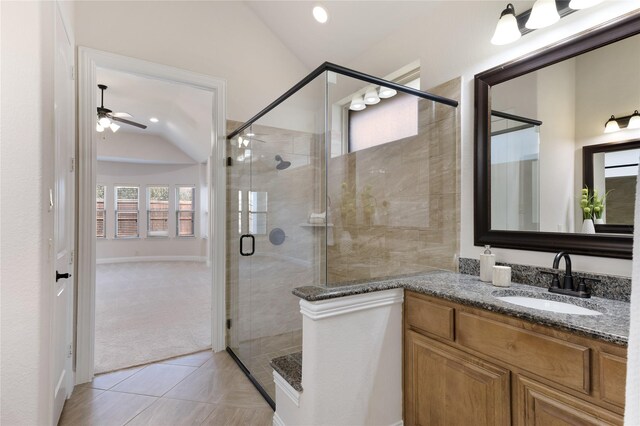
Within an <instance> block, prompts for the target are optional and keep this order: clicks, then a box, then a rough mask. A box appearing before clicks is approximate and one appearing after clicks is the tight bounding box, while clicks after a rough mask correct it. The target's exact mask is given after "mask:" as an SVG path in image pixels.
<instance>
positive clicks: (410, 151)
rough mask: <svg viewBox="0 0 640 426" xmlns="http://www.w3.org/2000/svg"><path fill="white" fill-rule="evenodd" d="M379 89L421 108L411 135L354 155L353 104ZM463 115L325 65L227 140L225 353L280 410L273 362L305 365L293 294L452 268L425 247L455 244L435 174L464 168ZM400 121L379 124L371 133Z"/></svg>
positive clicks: (434, 99) (435, 99)
mask: <svg viewBox="0 0 640 426" xmlns="http://www.w3.org/2000/svg"><path fill="white" fill-rule="evenodd" d="M380 86H381V87H386V88H389V89H393V90H395V91H397V92H398V94H399V95H401V96H403V97H407V99H408V101H409V103H410V105H409V106H410V108H413V109H412V110H411V111H412V112H410V114H408V115H409V117H408V118H409V120H403V121H402V124H401V125H402V126H403V127H402V132H398V134H401V135H402V136H399V137H397V138H393V137H391V138H390V139H389V140H388V141H387V140H385V141H383V142H386V143H382V144H379V145H376V146H373V147H370V148H366V149H363V150H360V151H354V152H350V144H349V135H350V113H351V112H350V109H349V107H350V104H351V100H352V98H353V97H354V96H362V95H364V94H365V92H367V91H370V90H371V89H372V88H376V89H377V88H378V87H380ZM385 101H386V100H385V99H381V100H380V104H381V105H380V106H378V108H377V111H384V110H383V105H384V103H385ZM404 104H405V107H406V105H407V103H406V102H405V103H404ZM457 105H458V103H457V101H454V100H451V99H447V98H444V97H441V96H437V95H433V94H430V93H426V92H422V91H419V90H416V89H412V88H410V87H407V86H402V85H399V84H396V83H393V82H390V81H386V80H383V79H379V78H376V77H373V76H370V75H367V74H363V73H360V72H357V71H354V70H350V69H347V68H344V67H341V66H338V65H335V64H331V63H324V64H323V65H321V66H320V67H318V68H317V69H316V70H314V71H313V72H312V73H311V74H309V75H308V76H307V77H306V78H304V79H303V80H302V81H300V82H299V83H298V84H296V85H295V86H294V87H293V88H291V89H290V90H289V91H287V92H286V93H285V94H283V95H282V96H281V97H279V98H278V99H277V100H276V101H274V102H273V103H271V104H270V105H269V106H268V107H266V108H265V109H264V110H262V111H261V112H260V113H258V114H257V115H256V116H254V117H253V118H252V119H250V120H249V121H248V122H246V123H245V124H243V125H242V126H240V127H239V128H238V129H236V130H235V131H233V132H231V133H230V134H229V135H228V136H227V153H228V163H227V164H228V166H229V167H228V168H227V182H228V183H227V201H228V202H227V206H228V207H227V208H228V209H229V212H228V214H227V217H228V224H227V274H226V275H227V282H228V284H227V288H228V294H229V296H228V311H229V313H230V320H229V322H228V334H227V350H228V352H229V353H230V354H231V355H232V357H233V358H234V359H235V360H236V361H237V362H238V364H239V365H240V366H241V367H242V369H243V370H244V372H245V373H246V374H247V376H248V377H249V379H250V380H251V381H252V382H253V383H254V384H255V385H256V387H257V388H258V390H259V391H260V392H261V393H262V395H263V396H264V397H265V399H266V400H267V401H268V402H269V403H270V404H271V406H272V407H275V403H274V398H275V389H274V384H273V376H272V374H273V373H272V369H271V368H270V366H269V361H270V359H272V358H275V357H277V356H291V357H292V360H293V361H294V362H296V360H298V361H299V360H300V359H299V358H298V355H297V353H298V352H299V351H301V345H302V317H301V314H300V313H299V299H298V298H297V297H295V296H293V295H292V293H291V292H292V290H293V289H294V288H296V287H301V286H308V285H313V286H322V287H326V286H332V287H333V286H340V285H346V284H350V283H353V282H357V281H363V280H373V279H382V278H385V277H393V276H398V275H403V274H417V273H422V272H428V271H430V270H433V269H446V268H447V267H448V263H447V262H451V261H452V260H453V256H450V257H451V259H449V257H448V256H440V254H439V253H436V251H437V250H436V251H434V250H433V249H432V247H429V246H428V244H419V243H420V241H421V240H422V241H424V240H425V239H429V238H433V239H434V240H441V241H440V242H438V241H436V245H438V244H439V245H438V247H440V246H447V244H448V242H447V241H446V240H447V235H445V234H442V233H440V234H438V233H437V232H435V228H436V227H439V228H446V226H445V225H443V224H444V223H449V222H451V218H450V217H445V216H443V215H442V214H440V213H439V212H441V211H442V206H443V205H444V204H452V205H453V206H455V207H457V204H456V202H458V203H459V200H457V201H456V200H455V195H453V194H449V193H447V191H448V189H446V188H448V187H449V184H450V182H446V180H447V179H446V176H439V175H438V176H432V175H433V173H434V172H437V170H438V167H440V166H439V165H442V164H446V165H447V167H448V168H449V169H450V170H449V171H451V170H453V172H454V173H455V171H456V170H457V167H458V166H459V164H456V162H455V158H456V157H455V156H456V155H457V154H458V153H457V151H456V149H457V148H456V140H457V139H456V134H455V120H456V119H457V118H456V114H455V108H456V107H457ZM371 111H374V108H373V107H371ZM379 114H380V113H379ZM413 114H415V116H414V115H413ZM378 116H380V115H378ZM381 116H382V117H384V112H382V115H381ZM395 121H397V120H395ZM395 121H394V122H389V120H387V122H384V120H380V119H375V120H373V121H372V123H373V124H372V127H374V128H373V129H371V131H372V132H377V131H378V130H376V129H375V126H377V125H382V126H385V128H387V127H393V126H394V125H396V126H398V125H400V124H398V123H396V122H395ZM380 122H381V123H380ZM407 126H409V129H407ZM365 130H367V129H366V128H365ZM436 142H437V143H436ZM449 148H450V149H449ZM445 151H447V152H445ZM449 151H451V152H449ZM451 153H453V154H451ZM447 156H448V157H447ZM445 157H446V158H445ZM451 158H454V160H453V163H452V161H451ZM393 167H396V168H401V169H404V168H407V170H414V172H413V173H392V171H393V170H394V169H393ZM412 167H413V169H411V168H412ZM407 177H408V179H407ZM455 180H456V179H454V181H455ZM451 185H453V186H454V187H455V182H454V183H453V184H451ZM445 187H446V188H445ZM429 197H430V198H429ZM424 198H429V199H428V200H426V199H424ZM236 209H237V210H238V211H236ZM396 213H399V214H397V215H396ZM391 214H393V216H391ZM452 226H454V227H455V226H457V225H456V221H455V220H454V221H453V225H452ZM451 232H454V233H455V232H457V229H456V230H453V229H452V230H451ZM385 241H386V243H385ZM447 247H448V246H447ZM434 253H435V254H434ZM439 256H440V257H442V258H443V259H444V260H437V259H438V258H439ZM431 258H433V259H436V260H430V259H431ZM445 258H446V259H445ZM438 262H440V263H438Z"/></svg>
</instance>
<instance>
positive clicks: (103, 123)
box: [96, 84, 147, 133]
mask: <svg viewBox="0 0 640 426" xmlns="http://www.w3.org/2000/svg"><path fill="white" fill-rule="evenodd" d="M98 89H100V91H101V94H100V106H99V107H98V122H97V123H96V131H98V132H104V129H106V128H107V127H108V128H110V129H111V131H112V132H114V133H115V132H117V131H118V129H119V128H120V126H119V125H117V124H116V123H115V122H116V121H117V122H119V123H124V124H128V125H130V126H135V127H139V128H140V129H146V128H147V126H145V125H144V124H140V123H136V122H135V121H131V120H127V119H126V118H131V114H129V113H126V112H113V111H111V110H110V109H108V108H105V107H104V91H105V90H106V89H107V86H105V85H104V84H98ZM125 117H126V118H125Z"/></svg>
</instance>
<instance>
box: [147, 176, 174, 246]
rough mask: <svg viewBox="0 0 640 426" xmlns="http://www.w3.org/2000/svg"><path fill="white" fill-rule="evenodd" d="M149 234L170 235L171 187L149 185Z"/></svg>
mask: <svg viewBox="0 0 640 426" xmlns="http://www.w3.org/2000/svg"><path fill="white" fill-rule="evenodd" d="M147 236H148V237H168V236H169V187H168V186H149V187H147Z"/></svg>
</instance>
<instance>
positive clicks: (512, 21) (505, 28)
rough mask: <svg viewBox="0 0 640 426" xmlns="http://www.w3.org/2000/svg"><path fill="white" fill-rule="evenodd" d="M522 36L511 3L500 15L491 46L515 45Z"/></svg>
mask: <svg viewBox="0 0 640 426" xmlns="http://www.w3.org/2000/svg"><path fill="white" fill-rule="evenodd" d="M521 35H522V34H521V33H520V28H518V20H517V19H516V12H515V9H514V8H513V5H512V4H511V3H509V4H508V5H507V7H506V9H504V10H503V11H502V13H501V14H500V19H499V20H498V25H496V31H495V32H494V33H493V37H492V38H491V44H495V45H497V46H501V45H503V44H509V43H513V42H514V41H516V40H518V39H519V38H520V36H521Z"/></svg>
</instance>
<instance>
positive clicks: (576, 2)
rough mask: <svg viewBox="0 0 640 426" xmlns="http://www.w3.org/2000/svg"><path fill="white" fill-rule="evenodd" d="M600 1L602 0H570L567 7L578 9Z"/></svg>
mask: <svg viewBox="0 0 640 426" xmlns="http://www.w3.org/2000/svg"><path fill="white" fill-rule="evenodd" d="M601 2H602V0H571V1H570V2H569V7H570V8H571V9H574V10H580V9H586V8H588V7H591V6H595V5H596V4H598V3H601Z"/></svg>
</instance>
